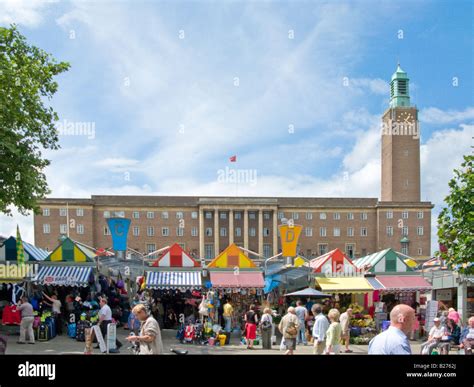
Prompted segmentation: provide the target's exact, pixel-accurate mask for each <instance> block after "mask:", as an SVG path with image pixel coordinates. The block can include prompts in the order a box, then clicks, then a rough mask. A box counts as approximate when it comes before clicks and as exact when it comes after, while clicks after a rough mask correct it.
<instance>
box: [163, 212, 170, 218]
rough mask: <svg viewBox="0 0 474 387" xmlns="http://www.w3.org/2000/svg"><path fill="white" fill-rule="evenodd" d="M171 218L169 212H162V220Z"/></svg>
mask: <svg viewBox="0 0 474 387" xmlns="http://www.w3.org/2000/svg"><path fill="white" fill-rule="evenodd" d="M169 217H170V214H168V211H162V212H161V219H168V218H169Z"/></svg>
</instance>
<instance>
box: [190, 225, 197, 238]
mask: <svg viewBox="0 0 474 387" xmlns="http://www.w3.org/2000/svg"><path fill="white" fill-rule="evenodd" d="M191 236H193V237H197V236H198V228H197V227H193V228H192V229H191Z"/></svg>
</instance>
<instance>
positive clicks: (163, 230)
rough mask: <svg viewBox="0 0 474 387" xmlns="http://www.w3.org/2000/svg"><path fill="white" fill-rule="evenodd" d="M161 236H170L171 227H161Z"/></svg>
mask: <svg viewBox="0 0 474 387" xmlns="http://www.w3.org/2000/svg"><path fill="white" fill-rule="evenodd" d="M161 236H164V237H167V236H170V229H169V227H162V228H161Z"/></svg>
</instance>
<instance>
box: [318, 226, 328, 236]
mask: <svg viewBox="0 0 474 387" xmlns="http://www.w3.org/2000/svg"><path fill="white" fill-rule="evenodd" d="M326 233H327V230H326V227H321V228H320V229H319V236H320V237H325V236H326Z"/></svg>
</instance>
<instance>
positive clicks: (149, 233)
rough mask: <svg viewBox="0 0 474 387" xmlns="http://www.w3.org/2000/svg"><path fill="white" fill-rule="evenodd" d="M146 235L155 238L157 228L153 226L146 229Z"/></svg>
mask: <svg viewBox="0 0 474 387" xmlns="http://www.w3.org/2000/svg"><path fill="white" fill-rule="evenodd" d="M146 235H147V236H149V237H151V236H155V227H153V226H148V227H147V228H146Z"/></svg>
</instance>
